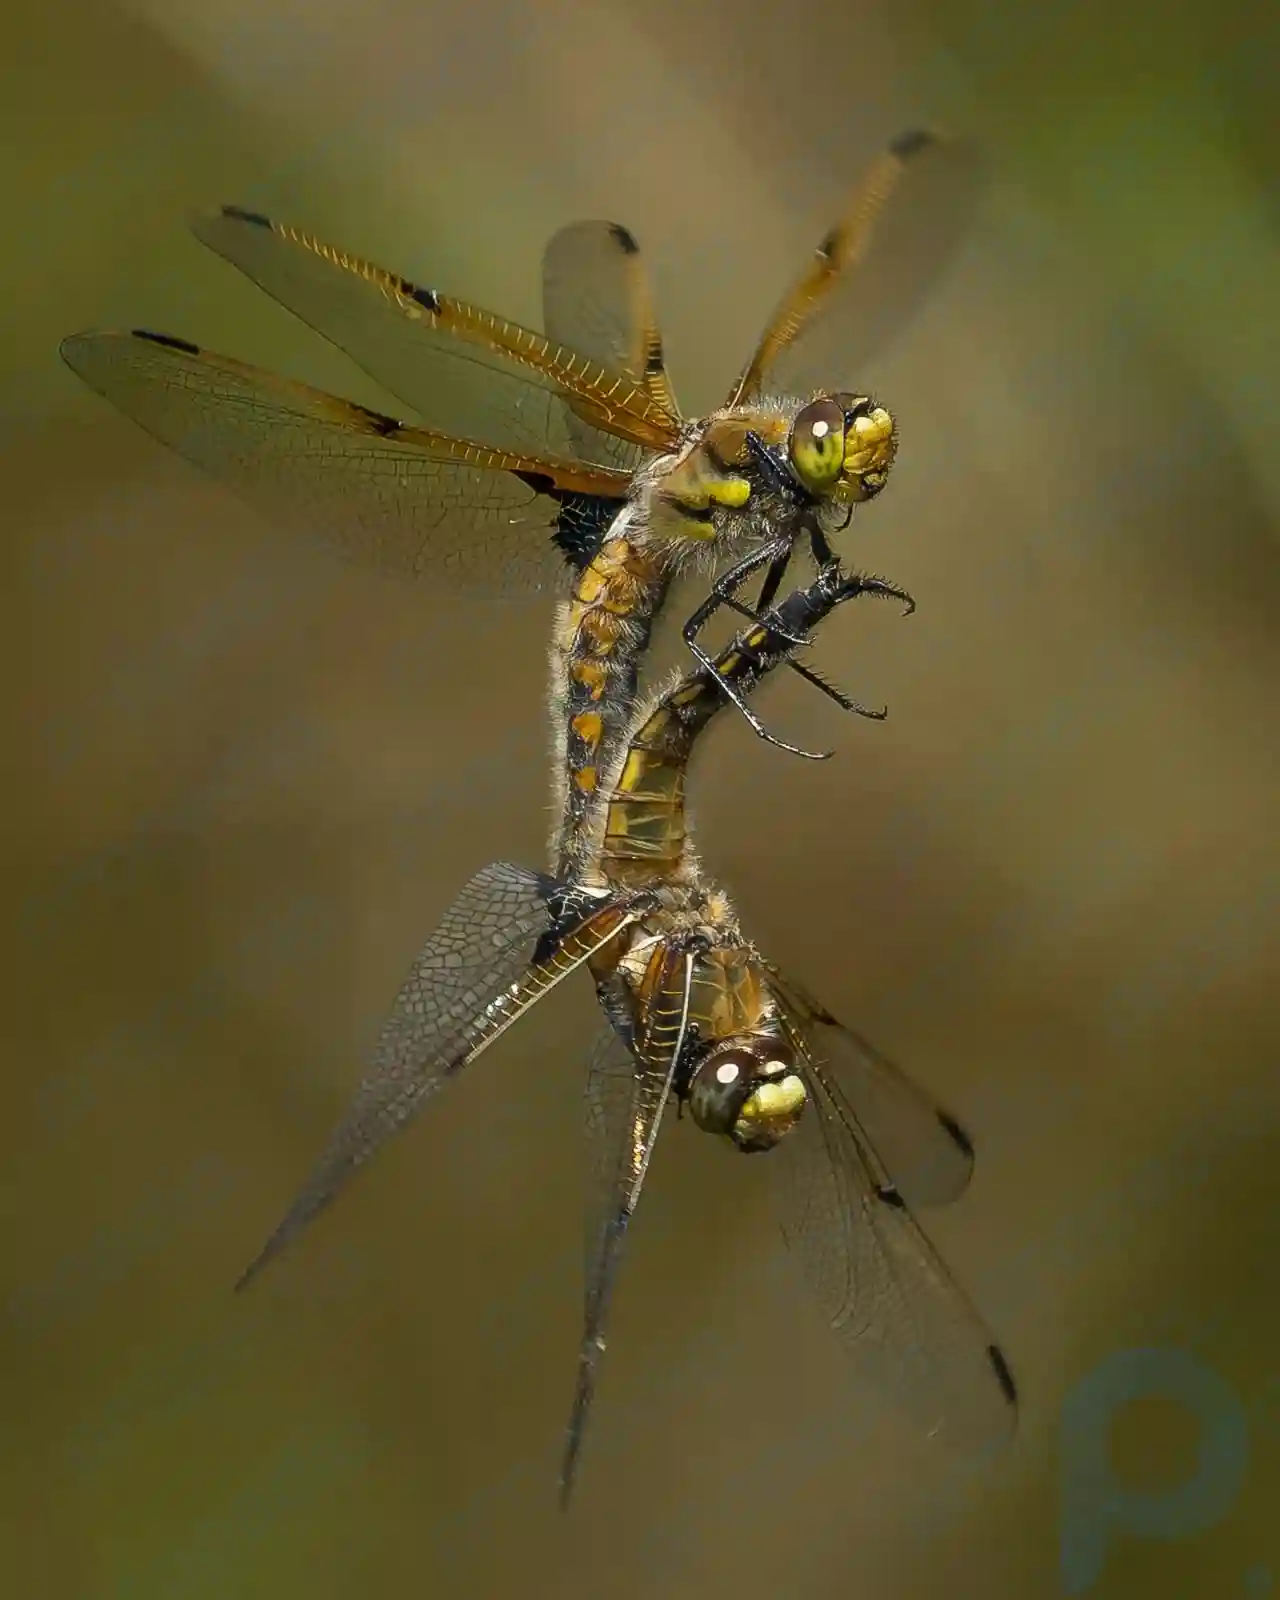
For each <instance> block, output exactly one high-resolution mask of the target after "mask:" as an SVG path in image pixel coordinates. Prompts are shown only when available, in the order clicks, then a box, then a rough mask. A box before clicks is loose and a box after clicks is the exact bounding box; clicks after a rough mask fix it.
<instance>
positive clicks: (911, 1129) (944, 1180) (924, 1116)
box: [768, 966, 973, 1206]
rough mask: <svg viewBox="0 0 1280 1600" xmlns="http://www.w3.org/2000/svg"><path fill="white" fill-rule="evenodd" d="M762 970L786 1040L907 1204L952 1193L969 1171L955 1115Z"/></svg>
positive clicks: (772, 971)
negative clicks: (816, 1068)
mask: <svg viewBox="0 0 1280 1600" xmlns="http://www.w3.org/2000/svg"><path fill="white" fill-rule="evenodd" d="M768 970H769V975H770V985H771V987H772V989H773V991H774V993H775V995H776V996H777V997H778V999H779V1000H780V1001H782V1003H783V1004H782V1020H783V1026H784V1027H785V1028H786V1030H787V1032H788V1034H789V1035H790V1036H791V1039H792V1043H793V1044H795V1045H796V1046H797V1047H798V1048H799V1049H800V1050H802V1051H803V1052H804V1054H806V1055H808V1056H812V1057H813V1058H814V1059H815V1060H816V1061H818V1062H819V1063H820V1064H821V1066H822V1070H823V1073H824V1080H825V1083H826V1086H827V1089H828V1091H829V1093H830V1094H831V1095H832V1096H833V1097H834V1098H835V1100H836V1101H837V1102H838V1104H839V1106H840V1110H841V1114H842V1116H843V1118H844V1120H845V1121H846V1122H848V1123H850V1124H851V1125H852V1126H854V1127H856V1128H857V1130H858V1133H859V1136H860V1137H861V1139H862V1142H863V1143H864V1144H865V1145H867V1146H868V1147H869V1148H870V1149H872V1150H874V1151H875V1153H876V1157H877V1159H878V1160H879V1162H880V1164H881V1165H882V1166H883V1167H884V1169H885V1172H886V1174H887V1175H888V1178H889V1180H890V1182H891V1183H892V1184H893V1186H894V1187H895V1188H896V1189H897V1191H898V1193H899V1194H901V1195H902V1197H903V1199H904V1200H905V1201H906V1202H907V1204H908V1205H911V1206H939V1205H947V1204H948V1203H949V1202H950V1201H952V1200H955V1199H956V1198H958V1196H959V1195H961V1194H962V1193H963V1192H964V1190H965V1188H966V1186H967V1185H968V1182H969V1179H970V1177H971V1176H972V1174H973V1144H972V1141H971V1140H970V1138H969V1136H968V1134H967V1133H966V1132H965V1130H964V1129H963V1128H962V1127H961V1126H960V1124H959V1123H958V1122H957V1121H956V1119H955V1118H954V1117H953V1116H952V1115H951V1113H950V1112H949V1111H944V1110H943V1108H942V1107H941V1106H939V1105H937V1104H936V1103H935V1102H934V1101H933V1100H932V1099H930V1097H929V1096H928V1095H927V1094H926V1093H925V1092H924V1090H923V1089H922V1088H920V1086H919V1085H918V1084H916V1083H913V1082H912V1080H911V1079H910V1078H909V1077H908V1076H907V1075H906V1073H905V1072H903V1071H902V1069H901V1068H900V1067H898V1066H895V1065H894V1063H893V1062H892V1061H890V1060H889V1058H888V1057H887V1056H886V1055H884V1054H883V1052H882V1051H880V1050H878V1049H877V1048H876V1047H875V1045H873V1044H872V1043H871V1041H870V1040H869V1039H865V1038H864V1037H863V1036H862V1035H861V1034H859V1033H855V1032H854V1030H853V1029H852V1028H849V1027H846V1026H845V1024H844V1023H843V1022H841V1021H840V1020H839V1018H837V1017H833V1016H832V1015H831V1013H830V1012H829V1011H828V1010H827V1009H826V1007H825V1006H823V1005H822V1004H821V1003H820V1002H819V1001H817V1000H815V999H814V998H813V996H812V995H810V994H808V993H807V992H806V991H805V990H803V989H802V988H801V987H800V986H799V985H798V984H797V983H795V982H794V980H793V979H791V978H788V977H785V976H784V975H783V974H782V973H780V972H779V971H778V969H777V968H776V967H773V966H770V967H769V968H768Z"/></svg>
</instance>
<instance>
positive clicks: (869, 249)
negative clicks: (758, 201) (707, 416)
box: [730, 131, 985, 404]
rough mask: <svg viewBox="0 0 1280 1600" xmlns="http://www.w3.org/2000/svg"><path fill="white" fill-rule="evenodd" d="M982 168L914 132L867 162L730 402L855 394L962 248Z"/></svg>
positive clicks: (938, 139)
mask: <svg viewBox="0 0 1280 1600" xmlns="http://www.w3.org/2000/svg"><path fill="white" fill-rule="evenodd" d="M984 179H985V167H984V163H983V160H982V158H981V155H980V152H979V150H978V148H977V146H976V145H975V144H973V143H972V142H971V141H969V140H967V139H959V138H952V137H950V136H946V135H942V134H939V133H933V132H926V131H915V132H911V133H905V134H901V135H899V137H898V138H896V139H895V140H893V142H892V143H891V144H890V145H889V147H888V148H887V149H886V150H885V151H884V152H883V153H882V154H881V155H880V156H879V157H878V158H877V159H876V161H875V162H873V164H872V166H871V168H870V169H869V171H868V172H867V174H866V176H865V177H864V179H863V181H862V183H861V184H860V185H859V186H858V188H857V189H856V190H855V192H854V194H853V196H852V198H851V201H850V203H849V205H848V207H847V209H846V210H845V213H844V215H843V216H842V217H841V218H840V220H839V222H837V223H836V225H835V227H834V228H832V229H831V231H830V232H829V233H828V234H827V236H826V237H825V238H824V239H823V240H822V242H821V243H820V244H819V245H818V248H817V250H816V251H815V252H814V256H813V260H812V262H811V263H810V265H809V267H808V268H807V269H806V270H805V271H804V272H803V273H802V274H801V276H800V277H799V278H798V279H797V280H796V282H795V283H793V284H792V286H791V287H790V289H788V291H787V292H786V294H785V295H784V296H783V297H782V299H781V300H780V301H779V303H778V305H777V307H776V308H775V310H774V313H773V315H772V316H771V317H770V319H769V322H768V324H767V325H766V327H765V330H764V332H763V334H762V335H761V337H760V342H759V344H758V345H757V347H756V350H755V353H754V354H753V356H752V358H751V360H750V361H749V362H748V364H747V366H746V368H745V369H744V371H743V373H742V376H741V377H740V378H739V380H738V383H737V385H736V387H735V389H734V390H733V392H732V394H731V396H730V403H731V404H733V403H737V402H738V401H740V400H741V401H747V400H751V399H754V398H755V397H756V396H758V395H759V394H761V393H762V392H763V391H765V390H768V391H770V392H772V393H780V394H797V395H805V394H810V393H813V392H814V391H816V390H819V389H823V390H831V389H839V388H855V389H856V388H857V387H858V384H859V379H860V373H861V370H862V368H863V365H864V363H865V362H866V361H867V360H868V359H869V357H870V356H872V355H873V354H874V353H875V352H876V351H877V350H879V349H881V348H882V347H883V346H885V345H886V344H887V343H888V342H889V341H890V340H891V339H892V338H894V336H895V335H896V334H897V333H898V332H899V331H900V330H901V329H902V328H903V327H904V326H905V325H906V324H907V323H908V322H909V321H910V319H911V317H912V315H913V314H914V313H915V311H916V309H917V307H918V306H919V305H920V303H921V301H922V300H923V299H924V298H925V296H926V295H927V294H928V292H929V290H930V289H931V288H932V287H933V285H934V283H935V282H936V281H937V280H938V278H939V277H940V276H941V274H942V272H943V271H944V270H945V268H946V266H947V265H948V263H949V262H950V261H951V259H952V257H953V256H954V255H955V254H956V252H957V250H958V248H959V246H960V244H961V243H962V242H963V240H964V237H965V234H966V232H967V231H968V229H969V226H970V224H971V222H972V220H973V216H974V214H975V212H976V211H977V208H978V203H979V200H980V198H981V195H982V193H983V189H984Z"/></svg>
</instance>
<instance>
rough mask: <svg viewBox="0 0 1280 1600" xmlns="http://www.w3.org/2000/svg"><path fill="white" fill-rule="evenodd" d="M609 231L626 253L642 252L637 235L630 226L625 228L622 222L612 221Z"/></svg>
mask: <svg viewBox="0 0 1280 1600" xmlns="http://www.w3.org/2000/svg"><path fill="white" fill-rule="evenodd" d="M609 232H610V233H611V234H612V235H613V237H614V239H615V240H616V241H617V244H618V248H619V249H620V250H621V251H622V252H623V254H624V255H628V256H638V255H639V254H640V246H639V245H638V244H637V243H636V236H635V234H634V233H632V231H631V229H630V228H624V227H623V226H622V224H621V223H620V222H611V223H610V224H609Z"/></svg>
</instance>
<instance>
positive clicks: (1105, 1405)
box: [1058, 1345, 1272, 1597]
mask: <svg viewBox="0 0 1280 1600" xmlns="http://www.w3.org/2000/svg"><path fill="white" fill-rule="evenodd" d="M1155 1397H1158V1398H1161V1399H1168V1400H1173V1401H1175V1402H1176V1403H1177V1404H1179V1405H1181V1406H1184V1407H1185V1408H1186V1409H1187V1410H1188V1411H1190V1412H1191V1414H1192V1415H1193V1417H1194V1418H1195V1421H1196V1424H1197V1428H1198V1434H1197V1451H1196V1461H1195V1464H1194V1466H1193V1467H1192V1469H1191V1471H1190V1472H1189V1473H1188V1475H1187V1476H1186V1477H1185V1478H1184V1479H1183V1480H1182V1481H1181V1482H1180V1483H1175V1484H1172V1485H1170V1486H1169V1487H1168V1488H1163V1489H1160V1490H1143V1489H1139V1488H1135V1487H1133V1486H1131V1485H1129V1484H1126V1483H1124V1482H1123V1481H1122V1480H1121V1479H1120V1477H1119V1476H1118V1475H1117V1473H1116V1471H1115V1464H1114V1461H1113V1456H1112V1430H1113V1424H1114V1422H1115V1419H1116V1417H1117V1415H1118V1414H1119V1412H1120V1411H1121V1410H1123V1408H1124V1407H1125V1406H1126V1405H1129V1404H1131V1403H1132V1402H1134V1401H1136V1400H1145V1399H1150V1398H1155ZM1060 1451H1061V1455H1060V1483H1061V1496H1062V1500H1061V1519H1060V1527H1061V1547H1060V1551H1059V1562H1058V1573H1059V1584H1060V1588H1061V1592H1062V1593H1063V1594H1067V1595H1080V1594H1086V1593H1087V1592H1088V1591H1089V1590H1090V1589H1092V1588H1093V1586H1094V1584H1095V1583H1096V1582H1097V1580H1098V1578H1099V1576H1100V1575H1101V1573H1102V1570H1103V1567H1104V1565H1105V1563H1106V1560H1107V1552H1108V1549H1109V1548H1110V1546H1111V1545H1112V1544H1113V1542H1114V1541H1116V1540H1119V1539H1123V1538H1138V1539H1160V1540H1174V1539H1186V1538H1190V1537H1192V1536H1193V1535H1195V1534H1197V1533H1203V1532H1204V1531H1205V1530H1206V1529H1208V1528H1212V1527H1213V1526H1215V1524H1217V1523H1219V1522H1221V1521H1222V1519H1223V1518H1224V1517H1225V1516H1226V1514H1227V1512H1228V1511H1229V1510H1230V1509H1231V1507H1232V1506H1233V1505H1234V1503H1235V1501H1236V1499H1237V1497H1238V1496H1239V1494H1240V1490H1241V1487H1242V1485H1243V1483H1244V1479H1245V1473H1246V1470H1247V1467H1248V1462H1249V1429H1248V1423H1247V1420H1246V1417H1245V1412H1244V1407H1243V1406H1242V1405H1241V1403H1240V1400H1239V1398H1238V1397H1237V1395H1236V1393H1235V1391H1234V1390H1233V1389H1232V1388H1231V1386H1230V1384H1228V1383H1227V1382H1226V1380H1225V1379H1224V1378H1223V1377H1222V1376H1221V1375H1220V1374H1219V1373H1217V1372H1215V1371H1214V1370H1213V1369H1212V1368H1211V1367H1208V1366H1206V1365H1205V1364H1204V1362H1202V1361H1200V1360H1198V1359H1197V1358H1196V1357H1195V1356H1193V1355H1191V1354H1189V1353H1188V1352H1187V1351H1186V1350H1182V1349H1177V1348H1174V1347H1170V1346H1165V1345H1152V1346H1147V1347H1145V1348H1138V1349H1131V1350H1121V1351H1118V1352H1117V1353H1116V1354H1115V1355H1112V1356H1109V1357H1107V1359H1106V1360H1105V1361H1102V1362H1100V1363H1099V1364H1098V1365H1097V1366H1096V1367H1094V1368H1093V1370H1092V1371H1091V1372H1088V1373H1086V1375H1085V1376H1084V1377H1083V1378H1081V1380H1080V1381H1079V1383H1077V1384H1076V1385H1075V1387H1074V1388H1073V1389H1072V1390H1071V1391H1070V1393H1069V1394H1068V1395H1067V1398H1066V1401H1065V1402H1064V1404H1063V1408H1062V1421H1061V1431H1060ZM1244 1584H1245V1587H1244V1591H1243V1592H1244V1593H1245V1594H1246V1595H1248V1596H1250V1597H1262V1596H1265V1595H1269V1594H1271V1592H1272V1581H1271V1573H1270V1571H1269V1569H1268V1568H1266V1567H1264V1566H1255V1567H1251V1568H1250V1569H1249V1571H1248V1572H1247V1573H1246V1574H1245V1578H1244Z"/></svg>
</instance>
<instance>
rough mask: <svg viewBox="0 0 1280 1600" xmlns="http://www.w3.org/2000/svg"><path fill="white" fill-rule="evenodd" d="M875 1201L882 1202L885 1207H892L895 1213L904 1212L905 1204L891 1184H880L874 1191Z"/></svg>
mask: <svg viewBox="0 0 1280 1600" xmlns="http://www.w3.org/2000/svg"><path fill="white" fill-rule="evenodd" d="M876 1199H877V1200H883V1201H884V1203H885V1205H887V1206H892V1207H893V1209H894V1210H895V1211H905V1210H906V1208H907V1202H906V1201H905V1200H904V1199H903V1198H902V1196H901V1195H900V1194H899V1193H898V1191H897V1189H896V1188H895V1187H894V1186H893V1184H891V1183H882V1184H881V1185H880V1187H879V1188H878V1189H877V1190H876Z"/></svg>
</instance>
